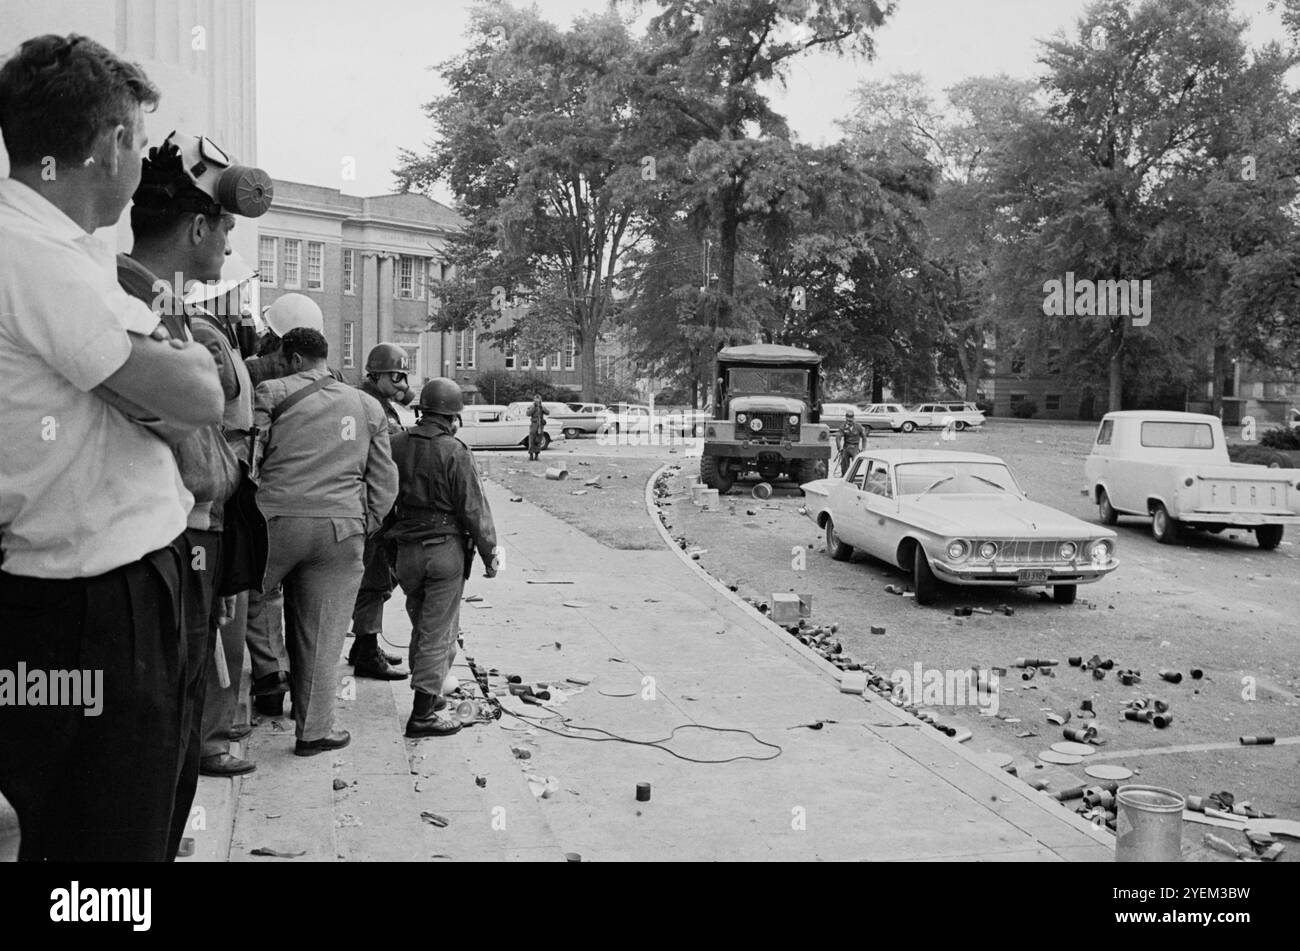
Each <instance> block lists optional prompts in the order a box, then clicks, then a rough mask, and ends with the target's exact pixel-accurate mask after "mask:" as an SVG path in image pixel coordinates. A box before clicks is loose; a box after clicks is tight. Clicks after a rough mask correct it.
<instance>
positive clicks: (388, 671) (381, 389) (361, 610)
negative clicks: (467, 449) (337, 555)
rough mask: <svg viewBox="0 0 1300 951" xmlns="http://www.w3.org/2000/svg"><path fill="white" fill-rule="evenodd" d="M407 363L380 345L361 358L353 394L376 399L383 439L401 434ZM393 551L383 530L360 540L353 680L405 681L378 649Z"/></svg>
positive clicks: (394, 659)
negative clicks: (383, 420) (362, 371)
mask: <svg viewBox="0 0 1300 951" xmlns="http://www.w3.org/2000/svg"><path fill="white" fill-rule="evenodd" d="M409 363H410V359H409V357H408V356H407V354H406V351H405V350H404V349H402V348H401V347H399V346H398V345H397V344H395V343H381V344H379V345H378V346H376V347H375V348H374V349H373V350H371V351H370V354H369V356H367V357H366V378H365V379H364V380H363V381H362V382H361V385H360V386H358V387H357V389H359V390H361V392H363V393H367V394H369V395H370V396H373V397H374V398H375V399H376V400H378V402H379V405H380V406H382V407H383V409H384V415H385V416H386V417H387V418H388V437H389V439H390V440H391V439H392V437H394V436H396V435H397V434H398V433H400V432H402V430H403V429H404V428H405V427H403V426H402V420H401V417H400V416H398V415H397V410H396V409H394V408H393V401H396V402H399V403H404V402H406V401H405V400H404V399H403V397H404V396H405V395H406V393H407V390H408V388H407V384H406V373H407V370H408V369H409ZM392 521H393V520H392V515H391V513H390V514H389V517H388V518H386V519H385V520H384V528H388V527H390V526H391V525H392ZM396 558H397V551H396V549H395V548H394V546H393V544H392V542H389V541H387V540H386V539H385V538H384V534H383V529H381V530H380V531H379V532H377V533H376V534H375V535H373V536H370V537H367V538H366V548H365V552H364V554H363V556H362V564H363V566H364V569H363V573H362V576H361V587H360V589H358V591H357V603H356V605H355V606H354V607H353V609H352V636H353V638H354V640H353V642H352V650H351V651H350V652H349V653H348V663H349V664H351V665H352V666H353V668H354V670H353V673H355V674H356V676H358V677H370V678H373V679H375V680H405V679H406V677H407V676H409V675H408V674H407V672H406V671H404V670H397V669H395V665H397V664H400V663H401V662H402V658H401V657H399V656H397V655H395V654H388V653H386V652H384V651H383V650H382V649H381V648H380V646H379V635H380V634H382V633H383V630H384V603H385V602H386V601H387V600H388V599H389V598H390V597H391V596H392V593H393V588H394V587H395V586H396V584H397V581H396V579H395V578H394V577H393V563H394V561H395V560H396Z"/></svg>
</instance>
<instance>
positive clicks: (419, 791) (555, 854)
mask: <svg viewBox="0 0 1300 951" xmlns="http://www.w3.org/2000/svg"><path fill="white" fill-rule="evenodd" d="M489 498H490V501H491V504H492V508H493V512H494V514H495V516H496V520H497V526H498V533H499V535H500V539H501V543H502V545H503V548H504V550H505V558H504V565H503V570H502V571H501V573H500V575H499V576H498V577H497V578H495V579H484V578H482V577H481V567H480V566H478V565H477V564H476V570H475V574H474V576H473V577H472V579H471V581H470V582H469V585H468V586H467V589H466V595H467V597H474V596H477V597H480V598H482V600H481V601H478V602H473V603H466V604H465V605H464V606H463V608H462V613H461V628H462V630H463V633H464V641H465V649H464V651H462V656H461V658H458V661H457V665H456V667H455V668H454V669H453V673H454V674H456V675H457V676H459V677H460V679H461V680H462V681H466V682H468V681H471V680H472V678H471V676H470V674H469V671H468V669H467V667H466V666H465V663H464V655H465V654H468V655H469V656H472V657H473V658H474V659H475V660H476V662H477V663H478V664H479V665H480V666H482V667H484V668H495V669H497V670H498V671H499V672H500V674H501V676H500V677H494V678H492V682H493V685H494V686H495V685H497V684H504V682H505V675H506V674H518V675H520V676H521V677H522V678H523V680H524V681H525V682H528V683H536V682H545V683H547V684H550V685H551V686H552V690H553V700H552V701H551V703H549V704H548V705H547V706H548V707H549V709H546V708H541V707H537V706H530V705H526V704H523V703H522V702H520V701H519V700H517V699H516V698H511V697H505V698H503V702H504V703H505V705H506V706H507V709H508V710H510V711H513V712H508V713H507V714H506V715H504V716H503V717H502V718H501V720H500V721H498V722H489V723H478V724H475V725H473V726H471V727H468V728H466V729H464V730H462V731H461V732H460V733H459V734H457V735H455V736H452V737H447V738H438V739H424V740H419V741H412V740H406V739H404V738H403V737H402V729H403V725H404V723H405V719H406V716H407V714H408V713H409V710H410V697H411V691H410V687H409V682H408V681H398V682H394V683H386V682H377V681H370V680H355V679H354V678H352V677H351V675H350V668H349V667H347V666H346V665H345V664H342V663H340V667H339V674H340V700H339V708H338V714H337V722H338V725H339V726H340V727H343V728H345V729H348V730H350V731H351V732H352V736H353V740H352V744H351V745H350V746H349V747H347V748H346V749H343V750H339V751H337V752H334V753H326V754H322V755H319V756H316V757H311V758H300V757H295V756H294V755H293V752H292V750H293V734H292V723H291V721H289V720H281V721H272V720H267V721H263V722H261V723H259V724H258V725H257V726H256V728H255V730H254V731H253V733H252V734H251V736H250V737H249V738H248V741H247V748H248V751H249V754H250V755H251V756H252V757H253V758H254V759H255V761H256V762H257V764H258V769H257V771H256V772H254V773H251V774H249V775H248V776H246V777H244V778H243V779H242V781H239V780H235V781H232V780H217V779H210V778H204V779H203V780H202V782H201V784H200V790H199V797H198V800H197V801H196V813H195V814H194V815H195V820H194V821H192V823H191V825H192V826H193V827H194V828H192V830H191V833H190V834H191V835H193V836H194V837H195V838H196V840H197V851H196V855H195V859H196V860H216V861H222V860H226V859H229V860H231V861H244V860H251V861H279V860H285V859H295V860H297V861H308V860H315V861H331V860H347V861H365V860H409V861H420V860H425V861H428V860H449V859H450V860H459V861H466V860H487V861H492V860H536V861H563V860H564V859H565V857H566V854H567V855H570V856H580V857H581V860H582V861H629V860H631V861H636V860H689V861H718V860H741V861H747V860H797V861H805V860H836V861H852V860H912V861H942V860H945V859H959V860H968V861H1023V860H1044V861H1057V860H1091V861H1096V860H1102V861H1109V860H1110V859H1111V858H1112V857H1113V838H1112V837H1111V836H1110V834H1109V833H1106V832H1102V831H1098V830H1095V829H1094V828H1093V827H1092V826H1090V825H1089V824H1088V823H1087V822H1085V821H1084V820H1082V819H1081V818H1079V817H1077V816H1075V815H1074V814H1073V813H1071V812H1070V811H1068V810H1067V809H1065V808H1063V807H1061V806H1060V805H1059V804H1057V803H1056V802H1054V801H1052V800H1050V799H1049V798H1048V797H1046V796H1045V795H1043V794H1041V793H1036V792H1034V791H1033V790H1032V789H1030V788H1029V787H1028V786H1027V785H1026V784H1025V783H1023V782H1022V781H1021V780H1018V779H1015V778H1013V777H1011V776H1009V775H1007V774H1006V773H1003V772H1002V771H1001V770H999V769H997V768H996V767H995V766H994V765H992V764H991V763H990V762H989V761H988V760H987V759H985V758H983V755H982V751H980V750H977V749H970V748H968V745H964V744H958V743H956V742H954V741H953V740H951V739H949V738H947V737H945V736H943V735H941V734H940V733H938V732H937V731H935V730H933V729H931V728H929V727H925V726H922V725H920V724H919V723H918V721H916V720H914V719H913V718H911V717H909V716H906V715H904V714H902V713H901V712H900V711H898V710H896V709H895V708H894V707H893V706H891V705H890V704H889V703H888V702H886V701H884V700H882V699H880V698H879V697H876V696H874V695H871V694H868V695H867V696H866V697H865V698H864V697H863V696H855V695H849V694H844V693H841V692H840V691H839V689H838V676H839V674H838V671H836V670H835V668H833V667H831V666H830V665H828V664H826V663H825V662H824V661H823V660H821V659H820V658H819V657H817V656H816V655H814V654H812V653H811V652H809V651H808V650H807V649H805V648H803V647H802V646H801V645H800V644H798V643H797V642H796V641H794V640H793V639H792V638H790V637H789V636H788V635H787V634H786V633H784V632H783V631H781V630H780V629H779V628H777V627H775V626H774V625H772V624H771V623H770V622H768V621H767V620H765V619H763V618H761V617H760V616H759V615H757V614H756V613H755V612H753V611H752V610H751V609H749V608H748V607H747V606H745V605H744V604H743V603H742V602H740V601H739V600H738V599H737V598H736V597H735V596H734V595H732V594H731V593H730V592H728V591H727V590H726V589H725V588H724V587H723V586H721V585H720V584H718V583H717V582H716V581H714V580H713V579H711V578H709V577H708V576H707V575H706V574H705V573H704V572H703V571H702V570H701V569H700V568H699V567H698V566H696V565H694V564H692V563H691V562H690V561H689V560H687V559H686V558H684V557H683V556H682V555H680V553H679V552H677V551H676V550H675V549H671V550H670V549H669V548H668V547H667V546H665V548H664V550H660V551H617V550H612V549H609V548H607V547H605V546H603V545H601V544H599V543H598V542H596V541H594V540H592V539H591V538H589V537H588V536H587V535H584V534H582V533H581V532H579V531H577V530H576V529H573V528H571V527H570V526H568V525H567V524H565V523H563V522H561V521H560V520H558V519H556V518H554V517H552V516H550V515H548V514H547V513H545V512H543V511H542V510H541V509H539V508H536V507H535V506H533V505H531V504H529V503H528V502H527V501H522V502H511V501H509V497H508V494H507V493H506V491H505V490H503V489H501V488H500V487H498V486H496V485H495V484H491V483H489ZM646 517H647V518H650V515H649V514H647V516H646ZM403 600H404V599H403V598H402V595H401V593H400V591H398V592H397V594H396V596H395V597H394V599H393V600H392V601H390V602H389V604H388V607H387V610H386V612H385V632H386V637H387V638H388V640H389V641H390V642H392V643H393V644H396V645H405V644H406V643H407V641H408V638H409V630H410V625H409V623H408V621H407V619H406V617H405V613H404V610H403V606H402V602H403ZM572 681H589V682H588V683H586V684H585V685H579V684H577V683H574V682H572ZM818 721H821V722H823V724H824V725H823V726H822V728H820V729H809V728H806V727H805V726H804V725H805V724H811V723H817V722H818ZM578 726H583V727H590V728H592V730H590V731H579V730H576V729H574V728H575V727H578ZM684 726H685V727H687V728H686V729H679V730H678V732H677V733H676V734H675V736H674V737H673V738H672V739H671V740H668V741H666V742H664V743H662V744H661V745H660V747H653V746H647V745H637V744H632V743H626V742H618V741H616V740H615V739H614V737H622V738H627V739H631V740H639V741H650V740H660V739H663V738H666V737H669V736H670V734H672V732H673V730H674V729H677V728H680V727H684ZM705 727H707V728H716V729H704V728H705ZM724 729H725V730H731V731H748V732H747V733H746V732H717V731H716V730H724ZM598 730H599V731H606V732H605V733H601V732H596V731H598ZM557 733H558V734H564V735H557ZM750 734H752V736H751V735H750ZM577 736H583V737H588V738H595V739H598V740H600V742H594V741H593V740H592V739H578V738H576V737H577ZM661 747H665V748H667V749H671V750H672V751H674V752H675V753H677V754H679V755H680V756H681V757H687V758H692V759H697V760H726V759H731V758H733V757H742V758H740V759H736V760H735V761H732V762H726V763H707V764H706V763H697V762H690V761H688V760H687V759H683V758H677V757H674V756H672V755H670V754H669V752H667V751H666V749H665V748H661ZM778 752H779V755H777V754H778ZM745 757H748V758H745ZM548 781H549V782H548ZM639 783H649V784H650V796H649V800H648V801H638V799H637V786H638V784H639ZM538 793H542V795H538ZM200 825H201V826H202V828H199V827H198V826H200ZM254 850H264V851H265V850H270V851H272V852H274V853H279V854H280V855H282V856H284V858H283V859H281V858H276V857H275V856H274V855H272V856H257V855H253V854H252V853H253V851H254Z"/></svg>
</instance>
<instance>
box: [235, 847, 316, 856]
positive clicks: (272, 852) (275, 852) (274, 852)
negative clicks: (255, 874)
mask: <svg viewBox="0 0 1300 951" xmlns="http://www.w3.org/2000/svg"><path fill="white" fill-rule="evenodd" d="M248 854H249V855H266V856H269V857H271V858H275V859H296V858H299V857H300V856H303V855H306V854H307V850H306V849H303V850H302V851H300V852H282V851H281V850H280V849H269V848H267V847H266V846H259V847H258V848H256V849H249V850H248Z"/></svg>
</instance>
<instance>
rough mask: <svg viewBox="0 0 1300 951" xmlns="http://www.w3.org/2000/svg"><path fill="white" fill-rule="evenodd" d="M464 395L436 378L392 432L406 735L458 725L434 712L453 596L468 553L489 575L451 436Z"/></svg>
mask: <svg viewBox="0 0 1300 951" xmlns="http://www.w3.org/2000/svg"><path fill="white" fill-rule="evenodd" d="M464 406H465V401H464V397H463V396H462V395H461V392H460V387H459V386H458V385H457V384H456V382H455V381H454V380H449V379H447V378H446V377H439V378H437V379H434V380H430V381H429V382H428V383H426V384H425V385H424V389H422V390H421V391H420V401H419V405H418V408H419V410H420V413H421V415H420V422H419V424H418V425H416V426H415V427H414V428H413V429H411V430H408V431H407V432H404V433H399V434H398V435H397V436H395V437H394V438H393V443H392V446H393V461H394V462H396V463H397V472H398V492H397V503H396V506H395V522H394V525H393V527H392V528H391V529H389V530H388V532H387V538H389V539H391V540H392V541H393V543H394V544H395V545H396V547H397V580H398V582H399V583H400V584H401V586H402V591H403V592H405V594H406V611H407V614H408V615H410V617H411V621H412V624H413V625H414V630H413V631H412V633H411V649H410V660H411V687H412V689H413V690H414V691H415V700H414V704H413V706H412V710H411V716H410V719H408V720H407V723H406V735H407V736H410V737H421V736H447V735H449V734H452V733H456V732H458V731H459V730H460V724H459V723H457V722H455V721H454V720H450V719H444V718H442V717H439V716H438V711H439V710H442V709H443V708H444V707H446V705H447V700H446V698H445V697H444V696H443V683H444V682H445V681H446V679H447V673H448V671H450V669H451V664H452V661H453V660H455V657H456V634H457V631H458V630H459V627H460V599H461V594H462V593H463V592H464V589H465V580H466V579H467V578H468V577H469V574H470V567H471V565H472V563H473V558H474V552H475V551H477V552H478V554H479V557H480V558H482V559H483V565H484V576H485V577H488V578H493V577H495V576H496V573H497V562H496V554H497V539H496V527H495V526H494V525H493V523H492V510H491V508H490V507H489V506H488V501H487V497H486V496H485V495H484V493H483V486H482V483H480V481H479V475H478V470H477V469H476V468H475V466H474V457H473V456H472V455H471V454H470V451H469V449H468V448H467V447H466V446H465V444H464V443H463V442H461V441H460V440H459V439H457V438H456V436H455V433H456V418H457V416H458V415H459V414H460V411H461V410H462V409H463V408H464Z"/></svg>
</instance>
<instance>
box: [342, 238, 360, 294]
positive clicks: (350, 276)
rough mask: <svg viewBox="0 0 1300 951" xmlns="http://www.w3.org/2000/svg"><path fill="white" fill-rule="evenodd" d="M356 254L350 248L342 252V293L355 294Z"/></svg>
mask: <svg viewBox="0 0 1300 951" xmlns="http://www.w3.org/2000/svg"><path fill="white" fill-rule="evenodd" d="M356 267H357V252H355V251H353V250H352V249H351V248H345V249H344V250H343V293H344V294H355V293H356V292H357V271H356Z"/></svg>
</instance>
